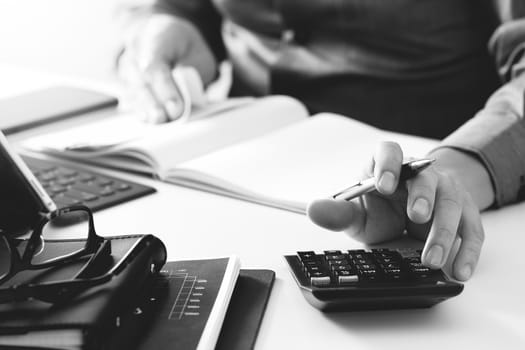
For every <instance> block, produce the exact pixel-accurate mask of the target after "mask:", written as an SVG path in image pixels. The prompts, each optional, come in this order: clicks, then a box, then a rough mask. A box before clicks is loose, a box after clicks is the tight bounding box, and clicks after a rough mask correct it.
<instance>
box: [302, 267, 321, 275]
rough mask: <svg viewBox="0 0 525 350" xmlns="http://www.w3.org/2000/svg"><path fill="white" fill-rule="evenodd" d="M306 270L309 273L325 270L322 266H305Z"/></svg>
mask: <svg viewBox="0 0 525 350" xmlns="http://www.w3.org/2000/svg"><path fill="white" fill-rule="evenodd" d="M305 270H306V273H307V274H308V275H310V274H312V273H314V272H323V268H322V267H321V266H308V267H306V268H305Z"/></svg>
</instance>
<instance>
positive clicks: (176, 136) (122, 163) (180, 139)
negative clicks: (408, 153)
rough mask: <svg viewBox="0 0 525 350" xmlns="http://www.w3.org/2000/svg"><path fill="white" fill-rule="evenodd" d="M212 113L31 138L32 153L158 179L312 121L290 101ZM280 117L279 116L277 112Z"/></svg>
mask: <svg viewBox="0 0 525 350" xmlns="http://www.w3.org/2000/svg"><path fill="white" fill-rule="evenodd" d="M226 107H228V108H224V106H223V107H222V109H218V107H214V108H212V110H213V111H214V113H217V114H214V115H212V116H207V117H206V116H203V115H202V114H196V115H195V116H192V118H191V119H192V120H190V121H188V122H186V123H177V122H172V123H165V124H156V125H155V124H147V123H144V122H141V121H139V120H138V119H137V118H133V117H132V116H130V115H121V116H116V117H113V118H109V119H107V120H103V121H99V122H95V123H92V124H88V125H82V126H80V127H77V128H72V129H68V130H65V131H61V132H57V133H51V134H46V135H42V136H38V137H35V138H32V139H30V140H28V141H26V142H25V143H24V147H26V148H28V149H30V150H36V151H44V152H47V153H50V154H53V155H57V156H63V157H69V158H73V159H83V160H85V161H89V162H92V163H98V164H102V165H107V166H113V167H118V168H122V169H128V170H132V171H144V172H147V171H146V169H149V172H153V173H156V174H157V175H159V176H160V177H162V174H163V173H164V172H165V171H166V170H167V169H171V168H174V167H176V166H177V164H179V163H180V162H184V161H187V160H189V159H192V158H195V157H198V156H201V155H203V154H206V153H209V152H212V151H215V150H217V149H220V148H222V147H225V146H229V145H232V144H234V143H237V142H240V141H243V140H247V139H250V138H254V137H257V136H260V135H262V134H265V133H267V132H270V131H272V130H275V129H277V128H280V127H284V126H286V125H289V124H290V123H295V122H297V121H299V120H301V119H304V118H306V117H307V116H308V113H307V111H306V109H305V107H304V106H303V105H302V104H301V103H300V102H298V101H297V100H294V99H292V98H289V97H285V96H272V97H267V98H262V99H258V100H249V101H248V102H247V100H246V99H243V100H242V103H241V104H237V105H235V104H233V105H232V104H231V101H230V102H228V103H227V104H226ZM277 112H278V113H277Z"/></svg>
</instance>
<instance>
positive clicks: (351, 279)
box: [336, 271, 359, 284]
mask: <svg viewBox="0 0 525 350" xmlns="http://www.w3.org/2000/svg"><path fill="white" fill-rule="evenodd" d="M336 276H337V282H338V283H339V284H345V283H355V282H359V277H358V276H357V275H356V274H354V273H351V272H349V271H338V272H337V274H336Z"/></svg>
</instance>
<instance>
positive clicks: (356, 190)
mask: <svg viewBox="0 0 525 350" xmlns="http://www.w3.org/2000/svg"><path fill="white" fill-rule="evenodd" d="M434 161H435V159H416V160H411V161H408V162H405V163H403V165H402V166H401V174H400V176H399V181H406V180H408V179H411V178H413V177H414V176H416V175H417V174H418V173H419V172H421V171H423V170H424V169H426V168H427V167H428V166H429V165H430V164H432V163H434ZM375 189H376V186H375V178H374V177H371V178H368V179H366V180H361V181H359V182H358V183H356V184H354V185H352V186H350V187H347V188H345V189H344V190H342V191H340V192H338V193H336V194H334V195H333V196H332V197H333V198H334V199H344V200H345V201H349V200H351V199H353V198H356V197H359V196H362V195H364V194H365V193H368V192H372V191H374V190H375Z"/></svg>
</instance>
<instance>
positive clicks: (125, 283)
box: [0, 235, 166, 349]
mask: <svg viewBox="0 0 525 350" xmlns="http://www.w3.org/2000/svg"><path fill="white" fill-rule="evenodd" d="M139 239H144V240H146V243H147V244H146V245H145V248H143V249H141V250H140V251H139V250H138V249H137V251H136V256H135V258H134V259H133V262H132V263H131V264H130V265H128V266H127V267H126V269H125V270H124V271H123V272H122V273H121V274H119V275H118V276H116V277H114V278H113V279H112V280H111V281H110V282H108V283H106V284H103V285H100V286H96V287H93V288H90V289H89V290H86V291H85V292H83V293H81V294H79V295H77V296H75V297H74V298H73V299H72V300H70V301H69V300H68V301H67V302H64V303H59V304H49V303H45V302H41V301H37V300H28V301H23V302H16V303H10V304H0V348H2V345H5V344H6V342H7V340H8V338H9V335H13V334H14V335H17V334H18V335H22V336H23V337H22V339H21V340H22V343H21V344H20V343H19V344H20V345H26V346H27V347H38V346H41V347H42V346H45V345H44V344H45V343H43V341H41V342H40V343H38V342H39V341H38V340H36V339H42V337H40V338H39V337H37V336H35V335H36V334H40V336H42V335H44V337H46V336H47V337H48V338H49V337H50V338H51V340H49V339H48V340H49V341H50V343H49V344H48V347H49V348H52V346H51V345H52V343H53V341H54V339H53V335H54V334H62V333H60V332H61V331H64V330H78V331H80V332H78V333H79V334H81V339H76V340H75V341H76V342H78V343H80V344H82V348H83V349H99V348H101V347H102V346H105V345H103V344H105V343H107V339H108V337H109V336H110V335H111V334H112V333H113V331H114V330H115V328H118V326H119V319H120V315H121V314H122V313H124V312H127V310H128V309H129V308H130V307H131V306H132V305H133V303H135V298H136V297H137V292H138V291H139V290H141V288H143V285H144V284H145V282H146V281H147V280H148V279H149V278H151V274H152V272H151V265H152V264H153V265H154V266H156V267H157V269H160V267H161V266H162V265H163V264H164V263H165V260H166V250H165V247H164V244H163V243H162V242H161V241H160V240H159V239H157V238H156V237H154V236H151V235H147V236H139V235H135V236H121V237H112V238H111V250H112V257H113V263H114V264H116V263H117V262H118V261H119V260H120V259H121V258H122V257H123V256H124V255H125V254H126V253H127V252H128V251H130V249H134V248H136V247H137V245H136V244H137V242H138V240H139ZM55 243H56V246H54V247H50V246H49V245H55ZM47 244H48V246H47V247H48V249H46V251H49V252H53V250H54V249H56V250H57V251H60V249H61V247H64V246H65V245H72V244H74V245H78V246H81V245H82V244H83V241H80V240H61V241H54V243H49V242H48V243H47ZM53 248H54V249H53ZM67 251H71V249H68V250H67ZM55 253H56V252H55ZM55 253H53V254H55ZM54 256H56V255H54ZM78 268H79V266H75V265H69V266H68V267H67V268H61V269H47V270H39V271H29V272H27V273H19V274H18V275H17V276H15V278H13V279H12V280H9V281H7V282H5V283H4V285H7V284H19V283H21V282H26V281H29V280H30V281H39V280H43V281H46V280H47V281H52V280H57V279H67V278H70V277H71V276H72V275H73V274H74V273H76V272H77V271H78ZM109 268H110V267H109ZM39 332H43V333H39ZM46 332H47V335H46V334H45V333H46ZM56 341H57V342H59V341H63V339H59V337H57V339H56ZM7 348H11V349H12V348H14V347H11V346H9V347H7Z"/></svg>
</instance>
